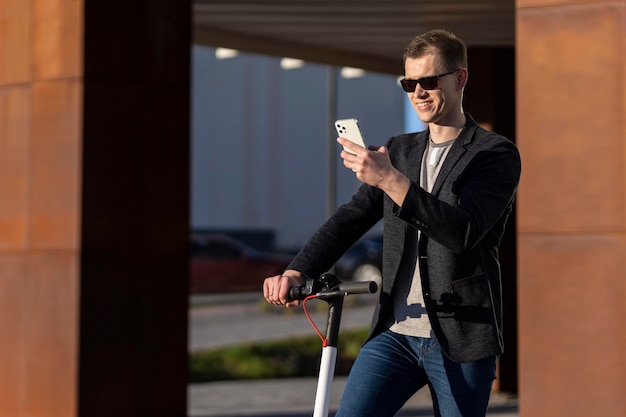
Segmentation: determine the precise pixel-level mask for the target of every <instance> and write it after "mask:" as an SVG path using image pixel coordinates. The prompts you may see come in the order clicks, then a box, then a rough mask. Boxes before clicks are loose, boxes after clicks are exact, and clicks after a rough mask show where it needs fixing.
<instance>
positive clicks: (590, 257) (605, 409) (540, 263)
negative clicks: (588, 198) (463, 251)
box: [518, 234, 626, 417]
mask: <svg viewBox="0 0 626 417" xmlns="http://www.w3.org/2000/svg"><path fill="white" fill-rule="evenodd" d="M624 259H626V237H624V236H623V235H593V234H588V235H578V236H576V235H566V234H564V235H552V236H549V235H533V236H530V235H528V236H522V237H521V238H520V240H519V256H518V265H519V274H518V306H519V324H518V328H519V352H520V354H519V359H520V361H519V367H520V401H521V403H520V410H521V411H522V413H521V415H522V416H568V417H575V416H580V417H587V416H615V417H617V416H624V415H626V404H625V402H624V393H625V392H626V375H625V374H624V369H626V356H625V355H624V329H626V314H624V313H625V312H626V309H625V302H626V280H624Z"/></svg>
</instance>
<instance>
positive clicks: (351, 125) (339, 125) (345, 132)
mask: <svg viewBox="0 0 626 417" xmlns="http://www.w3.org/2000/svg"><path fill="white" fill-rule="evenodd" d="M335 129H337V134H338V135H339V136H341V137H343V138H346V139H348V140H349V141H350V142H352V143H356V144H357V145H359V146H362V147H364V148H366V146H365V140H364V139H363V135H362V134H361V129H359V122H358V121H357V120H356V119H341V120H337V121H336V122H335ZM343 149H344V150H345V151H346V152H350V150H348V149H347V148H346V147H345V146H344V147H343Z"/></svg>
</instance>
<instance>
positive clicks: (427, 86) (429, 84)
mask: <svg viewBox="0 0 626 417" xmlns="http://www.w3.org/2000/svg"><path fill="white" fill-rule="evenodd" d="M458 70H459V68H457V69H455V70H452V71H450V72H446V73H444V74H439V75H433V76H432V77H424V78H420V79H419V80H407V79H406V78H403V79H401V80H400V84H402V88H403V89H404V91H406V92H407V93H412V92H413V91H415V89H416V88H417V84H419V85H421V86H422V88H423V89H424V90H434V89H435V88H437V87H439V78H441V77H445V76H446V75H450V74H454V73H455V72H457V71H458Z"/></svg>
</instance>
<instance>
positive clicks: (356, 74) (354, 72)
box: [341, 67, 365, 78]
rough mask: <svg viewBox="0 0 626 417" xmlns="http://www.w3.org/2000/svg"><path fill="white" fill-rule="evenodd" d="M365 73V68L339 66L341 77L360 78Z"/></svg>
mask: <svg viewBox="0 0 626 417" xmlns="http://www.w3.org/2000/svg"><path fill="white" fill-rule="evenodd" d="M364 75H365V70H364V69H361V68H352V67H343V68H341V76H342V77H343V78H360V77H363V76H364Z"/></svg>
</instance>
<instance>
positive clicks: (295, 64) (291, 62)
mask: <svg viewBox="0 0 626 417" xmlns="http://www.w3.org/2000/svg"><path fill="white" fill-rule="evenodd" d="M303 66H304V61H303V60H301V59H295V58H282V59H281V60H280V67H281V68H282V69H284V70H290V69H296V68H302V67H303Z"/></svg>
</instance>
